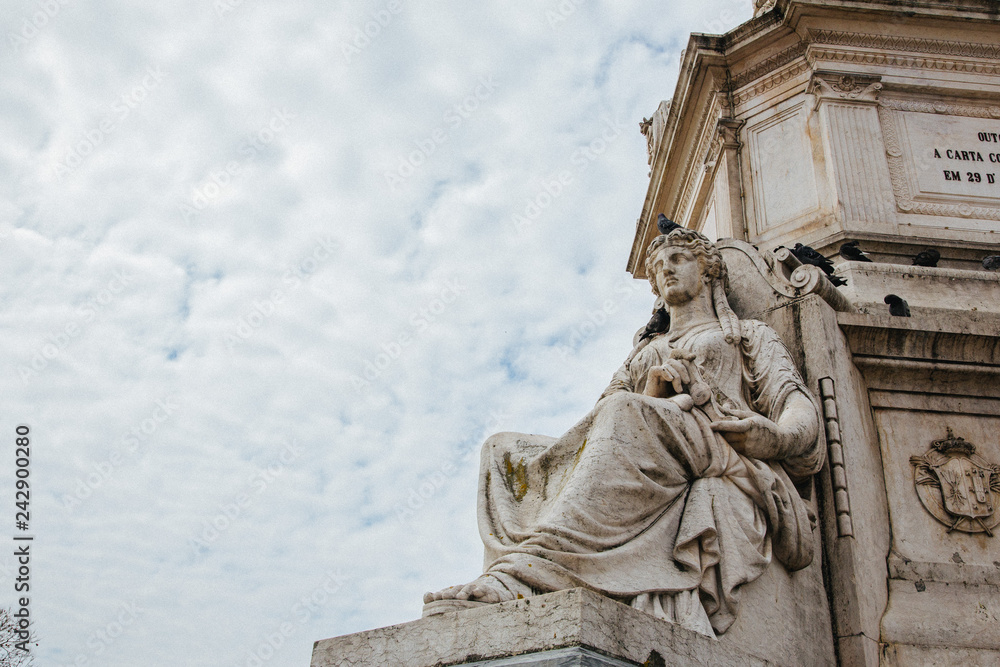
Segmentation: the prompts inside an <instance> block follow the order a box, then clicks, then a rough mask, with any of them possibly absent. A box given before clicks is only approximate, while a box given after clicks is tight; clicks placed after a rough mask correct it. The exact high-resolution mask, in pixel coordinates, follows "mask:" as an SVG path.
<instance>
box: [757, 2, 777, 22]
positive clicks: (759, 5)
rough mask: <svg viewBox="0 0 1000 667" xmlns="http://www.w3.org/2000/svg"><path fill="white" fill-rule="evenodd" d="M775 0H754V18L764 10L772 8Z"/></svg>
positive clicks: (767, 10)
mask: <svg viewBox="0 0 1000 667" xmlns="http://www.w3.org/2000/svg"><path fill="white" fill-rule="evenodd" d="M774 5H775V0H756V1H755V2H754V12H753V15H754V18H757V17H758V16H760V15H761V14H763V13H765V12H769V11H771V10H772V9H774Z"/></svg>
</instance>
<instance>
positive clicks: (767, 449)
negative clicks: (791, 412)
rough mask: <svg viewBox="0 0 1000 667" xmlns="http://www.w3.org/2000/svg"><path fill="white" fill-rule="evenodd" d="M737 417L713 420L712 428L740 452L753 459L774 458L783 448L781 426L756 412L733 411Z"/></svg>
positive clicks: (777, 456) (783, 436)
mask: <svg viewBox="0 0 1000 667" xmlns="http://www.w3.org/2000/svg"><path fill="white" fill-rule="evenodd" d="M734 414H735V415H736V417H738V419H735V420H732V421H721V422H713V423H712V430H713V431H715V432H716V433H719V434H720V435H721V436H722V437H723V438H725V440H726V442H728V443H729V444H730V445H732V447H733V449H735V450H736V451H737V452H739V453H740V454H743V455H744V456H749V457H751V458H755V459H776V458H780V457H781V453H782V451H783V449H784V444H785V443H784V440H785V434H784V433H782V431H781V427H779V426H778V425H777V424H775V423H774V422H773V421H771V420H770V419H768V418H767V417H765V416H763V415H759V414H757V413H756V412H748V411H742V410H741V411H739V412H734Z"/></svg>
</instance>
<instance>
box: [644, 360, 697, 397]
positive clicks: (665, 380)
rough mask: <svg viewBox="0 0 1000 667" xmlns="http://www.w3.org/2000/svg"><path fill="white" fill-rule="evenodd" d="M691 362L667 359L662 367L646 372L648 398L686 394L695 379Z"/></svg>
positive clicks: (646, 393)
mask: <svg viewBox="0 0 1000 667" xmlns="http://www.w3.org/2000/svg"><path fill="white" fill-rule="evenodd" d="M690 364H691V362H690V361H687V360H685V359H673V358H671V359H667V360H666V361H665V362H663V365H662V366H653V367H652V368H650V369H649V370H648V371H647V372H646V389H645V391H643V393H644V394H645V395H646V396H654V397H656V398H669V397H670V396H673V395H674V394H680V393H683V392H684V387H685V386H687V385H690V384H691V379H692V378H693V377H694V372H693V369H692V368H689V366H690Z"/></svg>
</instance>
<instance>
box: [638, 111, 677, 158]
mask: <svg viewBox="0 0 1000 667" xmlns="http://www.w3.org/2000/svg"><path fill="white" fill-rule="evenodd" d="M670 103H671V100H663V101H662V102H660V105H659V106H658V107H656V111H654V112H653V115H652V116H651V117H650V118H643V119H642V122H641V123H639V131H640V132H642V136H644V137H646V163H647V164H649V165H652V164H653V156H654V155H656V151H657V150H659V148H660V142H661V141H662V140H663V131H664V130H665V129H666V127H667V118H669V116H670Z"/></svg>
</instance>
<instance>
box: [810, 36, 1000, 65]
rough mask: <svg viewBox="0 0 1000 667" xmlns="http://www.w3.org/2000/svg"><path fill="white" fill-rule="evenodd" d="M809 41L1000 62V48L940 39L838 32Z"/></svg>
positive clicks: (813, 37) (991, 45)
mask: <svg viewBox="0 0 1000 667" xmlns="http://www.w3.org/2000/svg"><path fill="white" fill-rule="evenodd" d="M809 40H810V41H811V42H818V43H822V44H829V45H832V46H853V47H857V48H861V49H866V50H871V49H884V50H886V51H906V52H909V53H931V54H935V55H947V56H963V57H966V58H976V59H980V60H981V59H994V60H1000V45H995V44H977V43H974V42H949V41H945V40H940V39H923V38H919V37H898V36H892V35H870V34H865V33H857V32H838V31H835V30H810V31H809Z"/></svg>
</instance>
